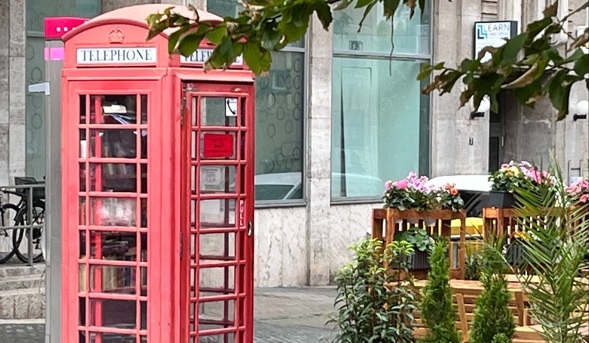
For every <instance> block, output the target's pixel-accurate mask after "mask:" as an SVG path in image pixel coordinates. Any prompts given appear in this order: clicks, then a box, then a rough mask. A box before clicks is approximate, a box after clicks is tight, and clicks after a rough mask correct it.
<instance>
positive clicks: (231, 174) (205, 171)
mask: <svg viewBox="0 0 589 343" xmlns="http://www.w3.org/2000/svg"><path fill="white" fill-rule="evenodd" d="M200 190H201V191H202V192H203V193H235V166H227V167H224V166H202V167H201V168H200Z"/></svg>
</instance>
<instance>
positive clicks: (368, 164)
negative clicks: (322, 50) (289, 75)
mask: <svg viewBox="0 0 589 343" xmlns="http://www.w3.org/2000/svg"><path fill="white" fill-rule="evenodd" d="M407 11H408V10H406V9H405V7H404V6H401V7H400V10H399V11H397V14H396V15H395V20H394V21H393V24H392V25H393V26H394V28H395V29H394V44H395V49H394V51H393V55H392V58H391V57H390V55H391V32H392V28H391V22H390V21H388V22H386V21H384V19H383V16H382V8H375V11H374V13H371V14H370V16H369V17H368V18H367V20H366V21H365V23H364V25H363V28H362V31H361V32H360V33H357V32H356V31H357V24H358V22H359V21H360V19H361V15H362V13H361V12H362V11H357V10H356V11H354V10H353V9H352V10H345V11H339V12H336V14H335V18H334V36H333V37H334V38H333V40H334V59H333V78H332V80H333V81H332V82H333V84H332V130H333V132H332V157H331V170H332V177H331V196H332V199H333V200H335V201H337V200H344V199H350V198H352V199H353V198H357V199H360V198H364V199H378V198H379V197H381V196H382V194H383V191H384V182H385V181H386V180H389V179H393V180H394V179H399V178H403V177H405V176H406V175H407V174H408V173H409V172H410V171H415V172H419V173H420V174H422V175H423V174H428V172H429V97H427V96H423V95H421V88H422V87H423V86H424V85H425V83H420V82H419V81H417V80H416V76H417V74H418V73H419V70H420V67H421V65H422V64H423V63H426V62H429V24H428V22H429V14H428V13H424V15H423V16H421V14H420V13H416V14H415V16H414V17H413V19H412V20H409V19H408V18H409V13H405V12H407Z"/></svg>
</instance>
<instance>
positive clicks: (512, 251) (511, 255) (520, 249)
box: [505, 231, 531, 266]
mask: <svg viewBox="0 0 589 343" xmlns="http://www.w3.org/2000/svg"><path fill="white" fill-rule="evenodd" d="M530 239H531V236H530V234H528V233H527V232H523V231H517V232H515V233H514V234H513V238H512V240H511V243H510V244H509V245H507V250H506V253H505V255H506V259H507V262H508V263H509V264H510V265H512V266H521V265H523V263H524V258H525V245H524V244H523V242H524V241H529V240H530Z"/></svg>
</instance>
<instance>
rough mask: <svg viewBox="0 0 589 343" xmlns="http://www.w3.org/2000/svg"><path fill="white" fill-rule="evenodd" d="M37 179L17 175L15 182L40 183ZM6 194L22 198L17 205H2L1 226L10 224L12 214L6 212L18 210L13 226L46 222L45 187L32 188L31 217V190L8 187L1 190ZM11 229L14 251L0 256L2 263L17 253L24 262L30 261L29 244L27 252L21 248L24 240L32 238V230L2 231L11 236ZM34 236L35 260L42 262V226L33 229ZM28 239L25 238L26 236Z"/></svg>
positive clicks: (17, 183)
mask: <svg viewBox="0 0 589 343" xmlns="http://www.w3.org/2000/svg"><path fill="white" fill-rule="evenodd" d="M39 183H40V182H38V181H37V180H35V179H34V178H31V177H23V178H20V177H15V184H16V185H24V184H39ZM1 191H2V192H3V193H5V194H11V195H15V196H18V197H20V200H19V202H18V204H17V205H14V204H11V203H6V204H3V205H2V206H0V211H1V213H0V214H1V220H2V222H1V223H0V225H1V226H9V225H6V224H7V223H8V224H9V223H10V222H8V221H9V219H10V215H8V216H7V215H6V213H9V212H14V211H16V214H15V215H14V217H13V218H14V220H13V226H26V225H43V224H44V222H45V201H44V198H45V190H44V189H32V191H33V204H32V207H31V214H32V217H31V219H29V207H28V201H29V195H28V192H29V190H27V189H17V190H16V191H9V190H7V189H3V190H1ZM9 231H11V232H12V251H11V252H9V253H8V254H7V255H6V256H4V257H2V258H0V263H5V262H7V261H8V260H10V259H11V258H12V256H14V255H16V257H17V258H18V259H19V260H21V261H22V262H25V263H26V262H28V257H27V255H26V254H27V253H28V244H27V246H26V247H25V249H24V250H25V251H27V253H25V254H23V253H22V252H21V250H20V246H21V244H22V242H23V241H27V243H28V240H29V239H31V238H30V230H29V229H28V228H23V229H12V230H3V231H2V233H3V235H4V236H5V237H7V238H8V237H9V233H8V232H9ZM32 232H33V237H32V241H33V242H32V243H33V252H32V253H33V262H41V261H42V260H43V249H42V247H41V244H42V234H43V230H42V227H40V228H34V229H33V230H32ZM25 237H26V238H27V240H24V238H25Z"/></svg>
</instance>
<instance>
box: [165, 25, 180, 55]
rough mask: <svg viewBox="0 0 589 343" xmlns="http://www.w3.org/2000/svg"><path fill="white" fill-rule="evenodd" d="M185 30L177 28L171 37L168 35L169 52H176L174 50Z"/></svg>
mask: <svg viewBox="0 0 589 343" xmlns="http://www.w3.org/2000/svg"><path fill="white" fill-rule="evenodd" d="M182 33H183V30H177V31H175V32H173V33H172V34H171V35H170V36H169V37H168V51H169V52H171V53H172V52H174V50H176V45H177V44H178V40H179V39H180V36H181V35H182Z"/></svg>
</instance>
